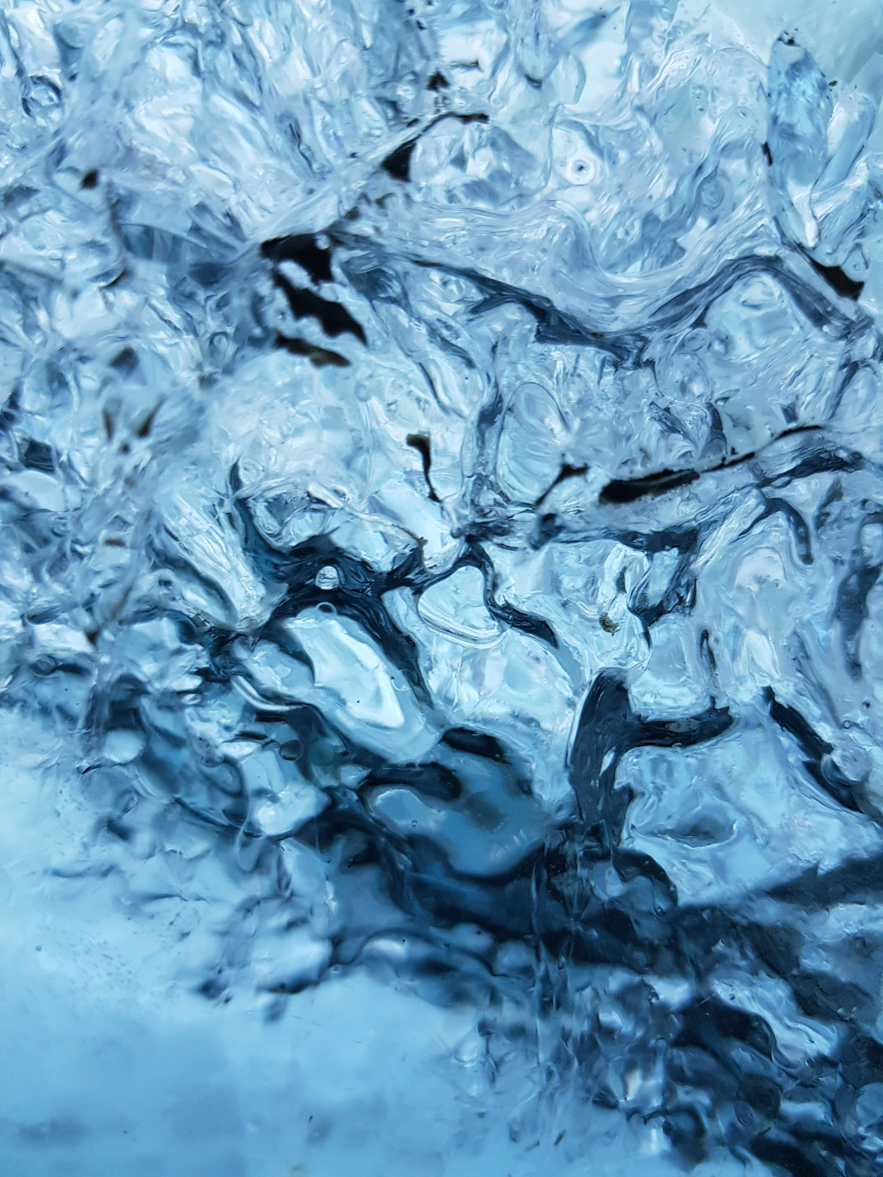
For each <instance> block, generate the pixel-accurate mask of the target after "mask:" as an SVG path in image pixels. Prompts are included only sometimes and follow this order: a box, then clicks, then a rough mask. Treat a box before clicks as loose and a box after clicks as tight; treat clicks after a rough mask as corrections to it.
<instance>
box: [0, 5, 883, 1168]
mask: <svg viewBox="0 0 883 1177" xmlns="http://www.w3.org/2000/svg"><path fill="white" fill-rule="evenodd" d="M881 93H883V62H881V59H880V58H879V57H876V56H873V57H871V58H870V59H869V60H868V61H867V62H866V63H865V64H864V66H863V67H862V69H861V71H860V73H859V75H858V78H857V81H856V84H855V85H852V84H849V85H847V84H845V83H844V82H843V81H842V80H839V79H836V78H827V77H825V76H823V75H822V73H821V71H820V69H819V67H818V66H817V64H816V62H815V61H814V60H813V57H812V56H811V55H810V54H809V52H808V51H807V50H806V49H805V48H804V47H803V45H802V43H801V41H800V35H799V30H798V31H796V32H795V33H794V34H793V35H790V34H789V33H785V34H783V36H782V37H781V38H780V39H779V40H778V41H776V43H775V44H774V45H773V47H772V50H771V53H770V57H769V63H768V65H767V63H766V62H761V61H760V60H758V58H757V57H756V56H755V55H754V54H752V53H751V52H749V50H748V49H747V48H746V47H744V45H742V44H741V43H740V40H739V36H738V33H737V31H736V29H735V28H734V27H733V26H731V25H728V24H727V23H726V21H725V20H724V19H723V18H722V17H721V16H720V15H719V14H716V13H715V11H714V9H709V10H707V11H704V10H702V9H701V7H698V6H697V7H695V8H694V10H692V12H691V11H689V10H688V9H687V8H686V7H685V6H681V8H680V9H678V8H677V5H676V4H674V3H672V4H670V5H665V4H659V3H650V2H648V0H633V2H632V3H630V4H623V5H620V6H618V7H616V6H613V7H610V8H604V9H601V8H593V7H592V6H585V5H580V4H576V3H571V2H569V0H549V2H548V3H543V4H538V3H536V2H535V0H505V3H504V2H502V0H474V2H471V3H465V2H460V0H452V2H451V3H434V2H433V0H408V2H406V3H398V2H395V0H333V2H331V3H323V2H321V0H315V2H314V0H309V2H306V0H304V2H302V3H298V4H295V5H292V4H290V3H289V2H288V0H285V2H284V3H283V2H281V0H230V2H225V3H221V2H217V3H214V2H210V0H204V2H203V0H185V2H182V3H174V2H172V0H168V2H166V3H159V2H157V3H150V4H148V3H144V4H143V5H140V6H139V5H137V4H133V3H124V4H114V3H100V2H85V3H79V4H77V3H65V2H63V0H43V2H41V3H30V4H25V3H22V4H18V5H12V6H7V9H6V15H5V16H4V17H3V18H2V20H0V119H2V124H3V136H2V140H0V153H2V166H3V197H2V214H0V215H2V236H0V263H2V265H0V368H2V418H0V420H2V435H0V437H2V440H0V446H2V451H0V453H2V458H0V461H2V492H0V493H2V520H3V541H2V545H0V588H2V595H0V620H2V635H3V643H2V653H0V659H2V675H3V700H4V705H5V706H6V707H7V708H21V709H26V710H27V711H28V712H30V713H34V712H37V713H39V714H41V715H42V716H43V717H44V724H45V731H46V749H47V753H48V754H49V755H54V754H55V753H54V752H53V751H52V749H53V748H55V747H62V746H63V747H64V748H65V749H70V748H74V749H75V755H76V757H77V758H78V764H79V769H80V776H79V779H78V785H77V788H78V790H79V796H80V804H81V805H82V807H84V809H86V810H88V812H89V813H90V814H93V815H94V827H93V828H94V836H93V837H92V838H91V839H90V840H88V841H87V842H85V843H84V844H81V845H72V846H68V847H65V848H64V850H63V852H61V853H56V852H53V855H52V860H51V862H48V863H47V866H48V867H50V868H51V869H52V870H53V871H55V872H56V873H60V874H66V875H70V876H78V875H80V876H81V875H83V874H97V875H100V876H104V879H105V885H106V886H107V887H113V888H117V890H118V891H119V893H120V894H121V895H122V896H123V897H124V898H125V900H126V902H127V903H128V904H129V907H130V910H131V911H132V912H133V913H137V912H144V913H147V912H149V911H150V909H151V905H153V904H154V903H155V901H156V900H157V899H158V898H160V897H161V898H164V899H165V900H166V901H167V903H166V906H165V910H166V911H167V912H168V911H170V910H171V911H173V912H174V917H173V918H174V921H176V926H178V927H179V928H180V929H181V951H180V962H179V964H180V968H179V975H180V980H181V983H182V984H186V985H189V986H191V987H193V988H194V989H196V990H199V991H200V992H201V993H202V994H203V995H204V997H205V1000H206V1001H210V1002H217V1003H219V1005H220V1006H223V1003H224V1002H225V1000H226V999H227V998H228V997H229V995H230V993H231V992H235V991H236V990H237V989H242V988H248V989H250V990H256V991H258V992H260V993H263V994H265V995H266V1002H267V1007H266V1008H267V1015H268V1016H269V1017H274V1018H282V1017H284V1014H285V1009H286V1001H287V998H288V995H291V994H294V993H297V992H298V991H300V990H302V989H304V988H305V987H308V986H320V985H322V984H323V982H324V981H325V980H326V978H328V977H330V976H332V975H336V974H339V973H340V972H341V971H346V970H351V969H368V970H372V971H373V972H374V973H375V974H376V975H378V976H381V977H389V978H390V979H391V980H392V979H395V980H396V983H397V984H399V985H407V986H410V987H413V988H414V989H415V990H416V991H417V992H418V993H419V994H421V995H422V996H424V997H425V998H426V1000H427V1001H431V1002H436V1003H441V1004H461V1005H465V1006H467V1007H472V1008H475V1009H477V1010H478V1011H480V1016H481V1026H482V1034H483V1041H484V1043H485V1055H484V1058H483V1060H482V1063H481V1065H482V1067H483V1068H484V1069H485V1072H486V1075H487V1076H488V1078H489V1080H493V1078H494V1076H496V1075H499V1074H501V1073H503V1072H504V1071H505V1069H506V1068H507V1067H508V1066H510V1065H514V1064H513V1061H512V1060H514V1059H520V1060H522V1062H523V1061H524V1060H525V1059H527V1060H532V1065H533V1067H534V1071H533V1073H534V1075H535V1099H534V1100H533V1102H531V1101H527V1102H526V1103H524V1104H523V1105H522V1106H521V1108H520V1109H519V1112H518V1114H517V1116H516V1115H513V1120H512V1125H511V1131H512V1133H513V1136H515V1137H517V1135H518V1134H519V1133H525V1134H527V1135H525V1139H528V1136H529V1133H530V1116H531V1115H532V1114H533V1111H532V1109H534V1110H535V1108H536V1107H537V1106H539V1104H540V1103H542V1101H543V1100H547V1101H548V1100H554V1099H555V1098H557V1096H558V1094H559V1093H562V1092H565V1091H567V1092H570V1093H573V1092H577V1093H578V1094H579V1096H580V1098H583V1099H584V1100H585V1102H586V1104H587V1105H588V1104H595V1105H601V1106H602V1107H605V1108H611V1109H620V1111H621V1112H622V1113H623V1114H624V1115H627V1116H638V1117H642V1118H643V1119H644V1120H645V1121H646V1122H648V1123H657V1124H658V1125H660V1126H661V1129H662V1132H663V1133H664V1137H663V1139H664V1140H665V1141H666V1147H667V1148H669V1149H670V1150H671V1151H672V1152H673V1153H674V1154H675V1155H677V1156H678V1157H680V1158H682V1159H683V1160H684V1161H686V1162H688V1163H689V1162H693V1161H696V1160H698V1159H700V1158H702V1157H704V1156H706V1155H708V1154H710V1153H711V1154H714V1151H715V1150H718V1149H723V1150H731V1151H732V1152H733V1153H735V1155H736V1156H740V1157H746V1158H747V1157H751V1156H753V1157H755V1158H759V1160H760V1161H762V1162H765V1163H767V1164H768V1165H769V1166H770V1168H771V1171H775V1172H785V1173H790V1174H793V1175H795V1177H798V1175H799V1177H803V1175H805V1174H812V1175H814V1177H815V1175H823V1177H828V1175H833V1174H843V1175H847V1177H863V1175H870V1174H873V1173H878V1172H880V1167H879V1166H880V1165H881V1164H883V1136H881V1116H883V1022H881V1020H880V1015H881V1009H880V995H881V974H883V968H881V965H883V930H881V923H880V916H879V913H878V912H877V906H878V904H879V900H880V897H881V891H883V839H881V796H883V750H881V739H883V728H881V724H880V719H879V715H880V703H881V690H883V687H881V682H883V628H881V626H880V622H879V620H878V618H879V617H880V615H881V609H883V597H881V593H883V585H881V584H879V583H878V582H879V578H880V572H881V568H883V465H881V463H883V432H881V423H883V418H881V414H880V409H879V395H880V378H881V374H880V360H881V336H880V330H879V316H880V313H881V310H883V302H881V300H883V285H881V281H883V280H881V274H883V270H881V265H880V253H881V242H883V236H881V234H883V226H881V223H880V217H879V211H878V210H879V208H880V197H881V188H883V156H881V155H880V154H878V149H879V147H880V145H881V140H880V132H875V129H874V127H875V116H876V110H877V100H878V98H879V97H880V95H881ZM218 1016H219V1017H223V1009H222V1008H221V1009H219V1011H218Z"/></svg>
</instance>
